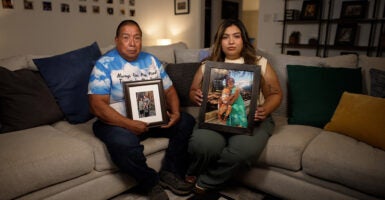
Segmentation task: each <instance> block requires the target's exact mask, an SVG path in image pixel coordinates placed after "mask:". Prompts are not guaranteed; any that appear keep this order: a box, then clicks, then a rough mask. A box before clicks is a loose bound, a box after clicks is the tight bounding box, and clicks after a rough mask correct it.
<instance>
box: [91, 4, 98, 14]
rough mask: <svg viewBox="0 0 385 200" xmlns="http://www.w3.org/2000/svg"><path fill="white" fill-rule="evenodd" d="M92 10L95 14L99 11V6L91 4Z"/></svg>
mask: <svg viewBox="0 0 385 200" xmlns="http://www.w3.org/2000/svg"><path fill="white" fill-rule="evenodd" d="M92 12H93V13H95V14H98V13H100V7H99V6H92Z"/></svg>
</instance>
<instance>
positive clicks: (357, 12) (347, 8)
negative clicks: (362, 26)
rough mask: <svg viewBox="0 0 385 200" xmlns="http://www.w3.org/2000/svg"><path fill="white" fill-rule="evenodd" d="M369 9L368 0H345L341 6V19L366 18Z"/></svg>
mask: <svg viewBox="0 0 385 200" xmlns="http://www.w3.org/2000/svg"><path fill="white" fill-rule="evenodd" d="M367 11H368V1H344V2H342V6H341V16H340V18H341V19H364V18H366V15H367Z"/></svg>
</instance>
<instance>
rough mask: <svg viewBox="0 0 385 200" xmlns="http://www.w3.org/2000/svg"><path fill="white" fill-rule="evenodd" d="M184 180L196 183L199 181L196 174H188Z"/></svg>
mask: <svg viewBox="0 0 385 200" xmlns="http://www.w3.org/2000/svg"><path fill="white" fill-rule="evenodd" d="M184 181H186V182H187V183H190V184H193V185H195V182H196V181H197V177H196V176H186V177H185V179H184Z"/></svg>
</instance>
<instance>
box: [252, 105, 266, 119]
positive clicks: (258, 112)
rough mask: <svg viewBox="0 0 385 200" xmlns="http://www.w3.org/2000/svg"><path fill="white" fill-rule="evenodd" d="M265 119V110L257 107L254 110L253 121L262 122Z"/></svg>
mask: <svg viewBox="0 0 385 200" xmlns="http://www.w3.org/2000/svg"><path fill="white" fill-rule="evenodd" d="M266 117H267V113H266V111H265V108H264V107H262V106H258V107H257V109H256V110H255V114H254V121H263V120H265V119H266Z"/></svg>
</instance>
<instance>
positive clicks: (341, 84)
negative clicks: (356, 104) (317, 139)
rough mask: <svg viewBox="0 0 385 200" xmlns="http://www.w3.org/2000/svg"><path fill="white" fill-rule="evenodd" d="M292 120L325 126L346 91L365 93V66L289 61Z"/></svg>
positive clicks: (290, 120) (292, 122) (304, 123)
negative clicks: (291, 63) (307, 64)
mask: <svg viewBox="0 0 385 200" xmlns="http://www.w3.org/2000/svg"><path fill="white" fill-rule="evenodd" d="M287 73H288V89H289V92H288V100H289V116H288V123H289V124H302V125H310V126H315V127H320V128H323V127H324V126H325V124H326V123H328V122H329V121H330V119H331V117H332V116H333V113H334V110H335V109H336V107H337V104H338V102H339V100H340V97H341V95H342V93H343V92H344V91H347V92H351V93H362V75H361V68H354V69H352V68H332V67H327V68H326V67H313V66H301V65H287Z"/></svg>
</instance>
